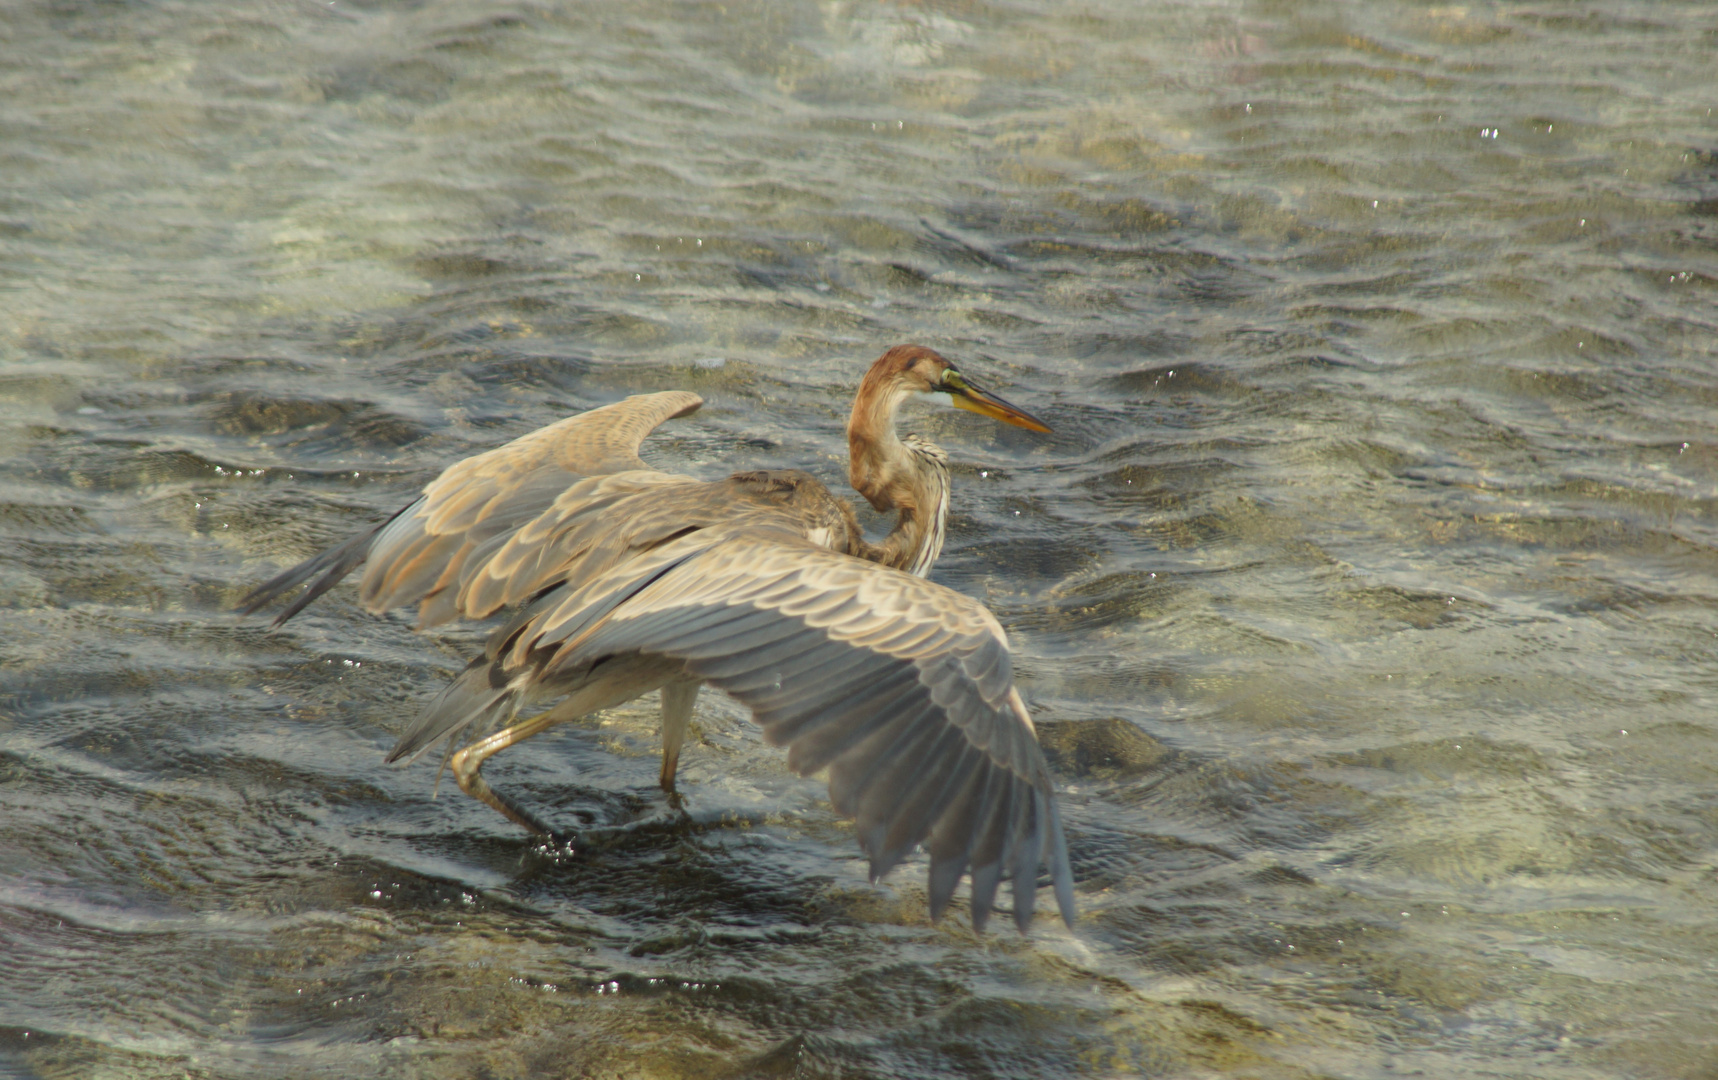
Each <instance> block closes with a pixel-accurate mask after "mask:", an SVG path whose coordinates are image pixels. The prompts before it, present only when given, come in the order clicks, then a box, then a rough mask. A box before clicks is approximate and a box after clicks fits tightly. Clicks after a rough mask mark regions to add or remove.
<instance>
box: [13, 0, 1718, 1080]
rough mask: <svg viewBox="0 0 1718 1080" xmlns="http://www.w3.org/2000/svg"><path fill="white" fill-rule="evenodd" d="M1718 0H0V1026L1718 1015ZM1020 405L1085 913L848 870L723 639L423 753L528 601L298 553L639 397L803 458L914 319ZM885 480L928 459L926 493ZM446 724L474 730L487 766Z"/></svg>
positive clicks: (770, 1042) (668, 1056)
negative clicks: (461, 464)
mask: <svg viewBox="0 0 1718 1080" xmlns="http://www.w3.org/2000/svg"><path fill="white" fill-rule="evenodd" d="M1715 49H1718V24H1715V23H1714V21H1713V19H1712V14H1711V9H1710V7H1709V6H1708V5H1706V4H1703V3H1684V4H1674V3H1652V4H1648V3H1626V2H1607V3H1587V4H1573V5H1570V4H1534V3H1495V4H1491V3H1481V4H1470V5H1466V6H1435V5H1434V6H1425V5H1420V4H1403V3H1372V4H1362V3H1334V2H1326V3H1317V2H1314V3H1304V4H1287V3H1268V2H1258V3H1245V2H1235V3H1229V2H1219V0H1212V2H1203V3H1201V2H1186V3H1161V4H1160V3H1150V4H1144V3H1140V2H1138V0H1091V2H1086V3H1081V4H1078V5H1063V4H1030V5H1028V4H1010V3H985V2H951V3H929V4H908V3H895V4H887V3H865V2H857V0H855V2H846V0H831V2H826V3H820V4H810V3H801V4H765V5H728V6H725V7H724V6H718V5H708V4H683V5H676V4H664V3H649V2H646V3H629V4H609V5H594V4H582V3H558V2H554V0H548V2H541V3H491V2H487V0H462V2H458V3H452V2H447V3H441V2H428V3H422V4H415V5H412V4H406V5H394V6H385V5H364V4H354V3H350V2H348V0H338V2H336V3H332V4H326V3H322V2H320V0H317V2H311V0H290V2H289V0H274V2H268V0H233V2H230V3H225V4H219V5H210V4H183V3H168V2H162V3H127V4H119V3H110V4H71V3H61V4H53V3H28V2H18V3H8V4H4V5H0V175H4V176H5V177H6V182H5V183H4V184H3V185H0V458H3V459H4V470H3V472H0V536H3V540H0V941H3V942H4V951H5V956H6V960H5V962H4V963H0V1069H4V1070H5V1071H6V1072H8V1073H10V1074H14V1075H20V1076H29V1077H37V1076H40V1077H62V1076H64V1077H74V1076H75V1077H100V1076H126V1077H150V1076H162V1077H166V1076H174V1077H178V1076H186V1075H189V1076H195V1077H204V1076H209V1077H214V1076H220V1077H272V1076H287V1075H291V1076H327V1077H346V1076H355V1075H380V1076H414V1077H416V1076H473V1075H482V1076H494V1077H506V1076H526V1075H530V1076H584V1075H591V1076H614V1075H625V1076H639V1077H679V1076H687V1077H694V1076H697V1077H702V1076H712V1075H726V1076H790V1075H791V1076H808V1077H812V1076H831V1077H833V1076H841V1077H886V1076H905V1075H912V1076H946V1077H965V1076H998V1077H1001V1076H1019V1077H1040V1076H1047V1075H1074V1076H1096V1077H1119V1076H1132V1075H1136V1074H1148V1075H1163V1076H1249V1077H1252V1076H1302V1075H1320V1076H1323V1075H1333V1076H1353V1077H1372V1076H1385V1075H1399V1074H1402V1073H1404V1072H1418V1073H1420V1074H1422V1075H1429V1076H1440V1077H1461V1076H1497V1075H1513V1076H1520V1075H1532V1076H1537V1077H1553V1078H1563V1077H1609V1076H1629V1077H1696V1076H1710V1075H1712V1070H1713V1069H1714V1067H1718V1016H1715V1013H1718V1010H1715V1008H1714V1005H1713V1003H1714V1002H1715V1001H1718V931H1715V930H1714V927H1718V901H1715V893H1718V888H1715V886H1718V725H1715V721H1714V719H1713V708H1712V705H1713V698H1714V691H1715V689H1718V664H1715V663H1714V649H1715V646H1718V555H1715V544H1718V527H1715V526H1718V521H1715V514H1718V389H1715V386H1718V382H1715V379H1714V372H1715V363H1714V361H1715V356H1714V352H1715V345H1714V343H1715V342H1718V336H1715V333H1714V330H1715V323H1718V315H1715V308H1714V301H1715V298H1718V122H1715V120H1714V118H1713V115H1712V110H1713V108H1715V107H1718V90H1715V87H1718V80H1715V79H1714V78H1713V71H1714V69H1713V66H1712V56H1713V54H1714V51H1715ZM902 341H917V342H922V343H924V344H928V345H931V346H933V347H936V348H939V349H941V350H943V351H945V352H947V353H948V354H949V355H950V356H951V357H952V358H954V359H955V360H956V361H957V362H958V363H961V364H962V365H963V366H964V367H965V368H967V369H968V370H970V371H972V372H974V373H975V374H977V375H978V376H980V377H982V378H984V379H986V380H987V381H988V382H990V383H992V384H994V385H995V386H996V388H997V389H998V390H999V391H1001V392H1002V393H1004V394H1005V395H1006V396H1008V397H1009V398H1011V399H1012V400H1014V401H1016V402H1018V403H1019V404H1021V405H1023V406H1024V407H1026V408H1028V409H1031V410H1032V411H1034V412H1036V413H1038V414H1040V415H1042V416H1043V417H1045V418H1046V419H1047V420H1048V421H1049V422H1050V423H1051V424H1052V425H1054V427H1055V428H1056V432H1055V434H1054V436H1051V437H1042V436H1035V435H1032V434H1030V433H1027V432H1022V431H1017V430H1013V429H998V428H997V426H996V425H994V424H992V423H990V422H989V421H985V420H982V419H981V418H978V417H974V416H971V415H969V414H957V413H938V412H929V411H926V412H915V413H914V414H913V416H912V417H911V420H912V421H913V423H912V425H911V426H913V427H915V428H917V429H918V430H920V431H922V432H924V433H925V434H927V435H929V436H931V437H933V438H935V439H937V440H938V441H939V442H941V443H943V444H944V445H945V446H947V447H948V448H949V449H950V452H951V454H952V456H953V458H954V461H955V464H956V468H957V473H958V475H957V483H958V487H957V491H956V495H955V506H954V513H953V519H952V522H951V537H950V543H949V547H948V550H947V552H946V553H945V555H944V557H943V560H942V562H941V564H940V565H939V568H938V570H937V571H936V575H935V576H936V578H937V579H938V580H940V581H942V582H943V583H945V584H947V585H949V586H951V587H953V588H956V589H959V590H962V591H964V592H967V593H969V594H972V595H975V596H977V597H980V598H982V599H983V600H984V601H985V602H986V603H988V604H989V605H990V606H991V607H992V609H993V610H994V611H995V612H996V613H997V615H998V617H999V618H1000V619H1001V620H1002V622H1003V624H1004V625H1005V626H1006V627H1007V628H1008V630H1009V632H1010V634H1011V636H1012V640H1013V643H1014V647H1015V650H1016V653H1017V657H1018V659H1017V672H1018V675H1019V679H1020V682H1021V686H1022V689H1023V692H1024V693H1025V695H1026V697H1027V700H1028V701H1029V703H1030V705H1031V708H1032V710H1033V713H1034V715H1035V716H1036V717H1037V718H1038V720H1039V721H1040V723H1041V725H1042V729H1041V730H1042V732H1043V738H1044V741H1045V743H1046V744H1047V748H1048V749H1049V751H1050V754H1051V757H1052V760H1053V764H1054V768H1055V775H1056V779H1057V782H1058V784H1059V785H1060V786H1061V788H1062V791H1063V796H1062V798H1063V815H1064V818H1065V820H1066V822H1067V825H1068V831H1069V840H1070V845H1071V850H1072V857H1073V863H1074V868H1075V873H1076V876H1077V878H1078V882H1079V904H1080V909H1081V914H1080V918H1079V921H1078V924H1077V926H1076V927H1075V929H1074V931H1073V932H1072V933H1069V932H1067V931H1065V930H1063V929H1062V928H1061V926H1060V924H1059V923H1058V922H1056V921H1055V920H1054V918H1053V917H1052V916H1051V915H1048V914H1044V915H1041V916H1040V918H1039V920H1038V923H1037V925H1036V926H1035V928H1034V930H1033V933H1032V935H1031V936H1030V937H1026V938H1022V937H1020V936H1018V935H1016V934H1014V933H1013V932H1012V930H1009V929H1006V925H1007V921H1006V920H999V923H1000V925H1001V926H1002V927H1003V929H1001V930H998V931H996V932H993V933H991V934H989V935H986V936H975V935H974V934H972V933H971V931H970V926H969V923H968V921H967V919H966V917H965V915H964V913H961V912H956V913H955V914H953V915H951V917H949V918H947V919H945V920H944V921H943V922H942V923H941V924H940V925H938V926H932V925H930V924H929V923H928V921H927V919H926V916H925V900H924V891H923V885H922V879H923V870H924V868H923V864H922V863H912V864H909V865H908V866H906V867H903V868H902V869H901V870H898V871H897V872H896V873H895V874H894V875H893V876H892V877H890V878H889V879H887V880H886V881H885V882H884V883H883V884H882V885H880V886H875V887H873V886H872V885H870V884H868V883H867V881H866V879H865V874H864V869H863V863H862V861H861V860H860V859H859V858H858V850H857V846H856V844H855V842H854V840H853V836H852V833H851V830H850V829H849V828H848V827H847V825H846V824H845V823H844V822H842V821H840V820H839V819H838V818H836V817H835V816H834V815H833V814H832V812H831V811H830V809H829V807H828V804H827V802H826V800H825V796H824V791H823V788H822V786H821V784H820V783H818V782H815V781H803V780H800V779H798V778H796V777H794V776H792V775H791V774H790V773H789V772H787V770H786V767H785V762H784V760H783V755H782V754H781V753H780V752H778V751H776V750H773V749H771V748H769V747H766V746H764V745H763V744H762V741H761V739H760V737H759V736H758V734H757V732H756V731H755V729H753V728H752V727H751V726H750V724H749V722H748V721H747V720H746V719H745V715H744V713H743V711H742V710H740V709H739V708H738V707H736V706H735V705H733V704H732V703H730V702H727V701H726V700H723V699H719V698H718V697H716V696H715V695H705V697H704V698H703V699H702V700H701V704H700V712H699V714H698V719H697V729H696V737H695V738H694V740H693V745H691V746H690V747H689V749H688V752H687V755H686V756H685V757H684V758H683V764H682V772H681V778H682V790H683V791H684V792H685V794H686V796H687V800H686V805H687V816H685V817H679V816H676V815H675V814H673V813H671V812H670V811H669V810H668V809H667V808H665V807H664V806H663V804H662V801H661V798H660V796H659V795H658V793H657V792H656V791H655V789H654V786H653V785H654V780H655V770H656V758H655V754H656V744H655V733H654V703H653V702H650V701H646V702H641V703H638V704H636V705H635V706H632V707H628V708H626V709H622V710H619V711H616V712H614V713H612V714H608V715H605V716H602V717H599V718H596V719H593V720H591V721H589V722H587V723H583V724H579V725H571V726H569V727H568V728H566V729H563V730H561V731H558V732H556V733H553V734H550V735H546V736H543V737H540V738H539V739H537V740H535V741H534V743H532V744H529V745H528V747H527V748H525V749H521V750H515V751H512V752H510V753H509V754H507V755H503V756H502V757H500V758H497V759H496V760H495V762H494V763H493V764H492V765H491V767H490V769H489V775H490V776H491V778H492V779H494V780H495V782H496V783H497V784H498V785H503V784H504V785H507V786H509V787H511V789H512V790H514V791H515V792H517V793H519V794H520V795H521V796H522V797H524V798H525V799H527V801H529V802H530V803H531V804H532V805H535V806H537V807H540V808H542V810H543V812H544V814H545V815H546V816H549V817H551V818H552V819H554V820H556V821H558V822H561V823H564V824H565V825H566V826H567V827H568V828H569V829H581V830H583V832H582V838H581V840H580V841H579V844H578V845H577V850H576V851H575V852H574V853H572V854H567V853H566V852H555V851H548V850H545V849H542V848H540V847H537V846H535V845H533V843H532V842H530V840H529V839H528V838H527V837H524V836H523V835H521V834H520V833H519V831H518V830H516V829H515V828H513V827H512V826H511V825H509V824H508V823H507V822H505V821H503V820H502V819H500V818H499V816H497V815H495V814H494V813H492V812H491V811H489V810H488V809H486V808H484V807H482V806H479V805H478V804H477V803H475V802H474V801H472V800H470V799H467V798H465V797H464V796H462V795H460V794H459V793H458V792H457V790H454V789H453V788H452V785H451V784H446V785H444V794H443V797H441V798H434V797H433V793H434V791H435V776H434V769H433V766H432V765H424V764H420V765H419V766H418V767H416V768H412V769H408V770H394V769H390V768H386V767H384V766H383V765H382V762H381V757H382V754H383V752H384V751H385V750H386V748H387V747H388V746H390V745H391V744H392V741H393V739H394V736H395V734H396V733H397V732H398V731H399V729H400V728H401V727H402V726H403V725H404V724H405V723H406V722H407V721H408V720H409V719H410V718H411V717H412V716H413V715H414V713H415V711H416V709H417V708H418V707H419V705H420V704H421V703H422V702H424V701H425V700H426V698H427V697H428V696H429V695H431V694H432V693H433V692H434V691H435V690H436V689H438V688H439V687H440V686H441V685H442V684H443V682H444V681H445V680H446V679H447V678H448V677H449V676H450V675H451V674H452V673H453V672H454V671H456V670H457V669H458V668H459V667H460V666H461V665H462V663H463V660H464V658H465V657H467V656H469V655H471V654H472V652H473V651H474V650H475V648H476V643H477V642H479V641H480V640H481V637H482V634H483V629H482V628H481V627H466V628H455V629H453V630H449V631H447V632H440V633H434V634H430V635H427V636H420V635H415V634H413V633H412V632H411V631H410V626H409V619H408V618H406V617H404V616H399V615H396V616H390V617H386V618H377V617H373V616H370V615H368V614H366V613H364V612H363V611H362V610H361V609H359V608H358V607H357V605H356V603H355V602H354V597H353V595H352V592H351V590H350V589H349V588H345V589H341V590H338V591H336V592H335V593H333V594H331V595H330V596H329V597H327V598H325V599H324V600H323V601H322V602H320V603H319V604H318V605H317V606H316V607H314V608H312V609H311V610H310V611H308V612H307V613H306V614H304V615H303V616H300V617H299V618H298V619H297V620H295V621H294V622H293V623H291V624H290V625H289V626H288V627H287V628H286V629H285V630H284V631H282V632H280V633H271V632H269V631H268V630H267V629H266V628H265V626H266V624H265V623H263V622H262V621H261V620H240V619H236V618H234V617H233V616H231V615H230V614H228V609H229V608H230V607H231V605H232V604H233V603H234V602H235V601H236V600H237V598H238V597H239V596H240V595H241V594H242V593H243V591H244V590H245V589H246V588H248V587H249V586H250V585H252V584H255V583H256V582H258V581H259V580H261V579H263V578H265V577H267V576H269V575H270V574H272V573H273V572H275V571H276V570H277V569H278V568H280V567H281V566H283V565H285V564H288V563H290V562H292V561H294V560H297V559H299V558H301V557H303V556H305V555H307V554H309V553H311V552H313V551H314V550H317V549H318V548H319V547H321V546H322V545H325V544H327V543H330V542H333V541H335V540H338V539H340V538H342V537H343V536H345V535H347V534H349V533H351V532H353V531H355V530H356V529H357V528H358V527H359V526H361V525H362V524H364V523H366V522H369V521H372V520H375V519H376V518H378V517H379V516H381V515H383V514H385V513H388V512H390V511H392V510H393V509H395V508H397V507H398V506H400V505H402V504H403V503H405V502H407V501H409V499H410V497H411V495H412V492H413V491H414V490H415V488H416V487H417V486H418V485H420V484H422V483H423V482H425V481H426V480H427V479H429V478H430V477H432V476H433V475H434V474H435V473H436V472H437V471H438V470H439V469H440V468H441V467H443V466H444V465H446V464H447V463H449V462H452V461H454V460H456V459H458V458H460V457H462V456H464V455H466V454H469V453H472V452H475V451H477V450H480V449H484V448H487V447H490V446H494V445H497V444H499V443H501V442H503V441H505V440H506V439H508V438H511V437H513V436H515V435H517V434H520V433H523V432H525V431H528V430H531V429H532V428H534V427H536V426H538V425H540V424H543V423H545V422H548V421H550V420H552V419H555V418H557V417H560V416H562V415H565V414H567V413H570V412H573V411H576V410H579V409H583V408H588V407H591V406H593V405H597V404H601V403H604V402H607V401H612V400H615V399H617V398H618V397H620V396H622V395H624V394H627V393H631V392H636V391H641V390H657V389H669V388H686V389H692V390H696V391H697V392H698V393H700V394H702V395H703V396H704V397H705V399H706V402H707V403H706V405H705V407H704V409H703V410H702V411H701V412H700V413H699V414H698V415H696V416H695V417H692V418H689V419H687V420H683V421H677V422H675V423H674V424H672V425H670V427H669V428H667V429H666V430H665V431H664V432H663V433H662V434H660V435H659V436H657V437H656V438H655V439H654V440H653V441H652V442H651V443H650V444H649V445H648V448H647V449H646V451H645V454H646V457H647V458H648V459H649V460H650V461H651V462H652V463H654V464H656V465H658V466H660V467H662V468H667V469H672V470H681V471H687V472H692V473H695V474H698V475H703V476H710V477H713V476H718V475H722V474H723V473H724V472H725V471H726V470H729V469H733V468H740V467H758V466H762V465H769V466H792V467H803V468H809V469H811V470H812V471H814V472H816V473H818V474H819V475H820V476H822V477H824V478H825V479H826V480H828V481H829V482H830V483H831V485H832V486H836V485H838V484H839V482H840V480H841V478H842V476H843V474H844V468H843V460H844V454H845V449H844V446H843V443H842V435H841V432H842V423H843V420H844V418H845V411H846V408H847V403H848V400H849V398H850V394H851V392H852V388H853V386H854V384H855V381H856V379H857V377H858V374H859V373H860V371H862V369H863V366H864V365H865V364H866V363H868V362H869V361H870V360H871V359H872V358H874V357H875V356H876V355H877V354H878V353H880V352H881V351H882V349H883V348H884V347H886V346H887V345H889V344H892V343H896V342H902ZM871 524H872V525H873V527H875V526H877V525H878V524H879V522H878V521H877V520H876V519H875V518H874V517H873V518H871ZM450 792H451V797H449V795H448V793H450Z"/></svg>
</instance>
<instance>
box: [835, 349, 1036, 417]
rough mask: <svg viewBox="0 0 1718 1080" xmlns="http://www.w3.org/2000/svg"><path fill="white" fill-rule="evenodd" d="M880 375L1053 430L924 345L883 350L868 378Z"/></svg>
mask: <svg viewBox="0 0 1718 1080" xmlns="http://www.w3.org/2000/svg"><path fill="white" fill-rule="evenodd" d="M878 376H880V377H881V378H883V379H885V380H887V381H888V382H890V383H893V384H894V385H895V386H896V387H898V388H899V389H900V390H901V391H905V392H906V393H914V394H929V395H931V396H932V397H934V398H936V399H937V400H939V401H941V402H942V403H943V404H945V405H953V406H954V407H955V408H957V409H965V410H967V411H968V412H975V413H978V414H979V415H980V416H988V417H990V418H991V419H993V420H1000V421H1002V422H1003V423H1005V424H1013V425H1014V426H1015V427H1023V428H1025V429H1027V430H1028V431H1049V430H1050V426H1049V425H1048V424H1046V423H1044V421H1042V420H1040V419H1038V418H1037V417H1036V416H1033V415H1032V414H1031V413H1029V412H1027V411H1026V410H1024V409H1021V408H1019V407H1017V406H1015V405H1011V404H1009V403H1008V402H1006V401H1004V400H1002V399H1001V398H999V397H997V396H996V395H995V394H993V393H991V392H990V391H988V390H986V389H984V388H983V387H981V386H979V385H978V384H976V383H974V382H973V381H972V380H971V379H969V378H968V377H967V376H965V375H963V374H962V373H961V372H960V371H959V370H957V369H956V368H955V366H954V365H953V364H951V363H949V361H948V360H947V359H946V358H944V357H943V356H942V355H941V354H939V353H937V352H936V351H935V350H933V349H927V348H925V347H924V346H923V345H897V346H895V347H894V348H892V349H890V350H889V351H888V352H886V353H884V354H883V355H882V356H881V357H879V358H878V360H877V362H876V363H875V364H872V365H871V371H870V372H869V373H868V375H867V377H866V381H867V382H869V381H870V380H871V379H872V378H873V377H878Z"/></svg>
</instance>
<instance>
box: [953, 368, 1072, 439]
mask: <svg viewBox="0 0 1718 1080" xmlns="http://www.w3.org/2000/svg"><path fill="white" fill-rule="evenodd" d="M942 389H943V391H944V392H945V393H947V394H948V397H949V404H951V405H953V406H954V407H955V408H957V409H965V410H966V411H967V412H975V413H978V414H979V415H980V416H988V417H990V418H991V419H992V420H1000V421H1002V422H1003V423H1004V424H1013V425H1014V426H1015V427H1023V428H1025V429H1026V430H1027V431H1049V430H1050V425H1049V424H1046V423H1045V422H1044V421H1042V420H1040V419H1038V418H1037V417H1036V416H1033V415H1032V414H1031V413H1029V412H1027V411H1026V410H1025V409H1021V408H1017V407H1015V406H1013V405H1010V404H1009V403H1008V402H1006V401H1003V400H1002V399H1001V398H999V397H997V396H996V395H995V394H993V393H991V392H990V391H988V390H984V389H980V388H979V387H977V386H974V385H973V383H972V380H971V379H968V378H967V377H966V376H965V375H962V374H961V373H960V372H958V371H956V370H954V369H953V368H949V369H948V370H947V371H945V372H943V382H942Z"/></svg>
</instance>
